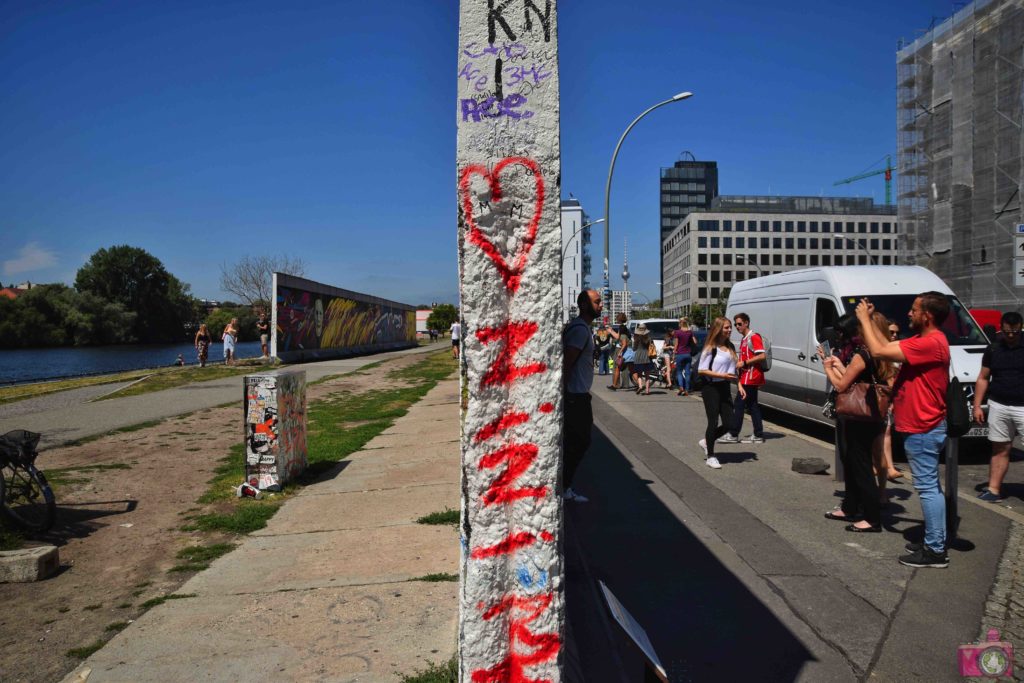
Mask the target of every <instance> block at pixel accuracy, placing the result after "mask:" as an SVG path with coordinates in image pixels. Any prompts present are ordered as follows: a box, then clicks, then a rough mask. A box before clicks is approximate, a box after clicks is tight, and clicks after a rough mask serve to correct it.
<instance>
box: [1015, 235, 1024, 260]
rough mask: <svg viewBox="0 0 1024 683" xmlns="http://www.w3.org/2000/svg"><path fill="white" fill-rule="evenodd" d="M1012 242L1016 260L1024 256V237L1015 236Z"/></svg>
mask: <svg viewBox="0 0 1024 683" xmlns="http://www.w3.org/2000/svg"><path fill="white" fill-rule="evenodd" d="M1013 241H1014V245H1013V253H1014V255H1016V256H1017V257H1018V258H1020V257H1022V256H1024V235H1015V236H1014V239H1013Z"/></svg>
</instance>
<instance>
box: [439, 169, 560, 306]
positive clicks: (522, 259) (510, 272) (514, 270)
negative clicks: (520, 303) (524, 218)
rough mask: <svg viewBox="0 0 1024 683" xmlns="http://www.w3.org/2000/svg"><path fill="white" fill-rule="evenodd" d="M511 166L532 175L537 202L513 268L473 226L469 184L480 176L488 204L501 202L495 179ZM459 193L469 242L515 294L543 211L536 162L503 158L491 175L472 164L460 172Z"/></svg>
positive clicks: (541, 183)
mask: <svg viewBox="0 0 1024 683" xmlns="http://www.w3.org/2000/svg"><path fill="white" fill-rule="evenodd" d="M512 164H519V165H520V166H525V167H526V168H528V169H530V171H532V172H533V181H534V185H535V187H536V193H537V198H536V200H535V202H534V209H533V217H532V218H530V222H529V224H528V225H527V226H526V234H525V235H524V236H523V238H522V240H520V242H519V251H517V252H516V255H515V258H514V259H513V260H512V265H509V263H508V261H506V260H505V257H504V256H503V255H502V254H501V252H499V251H498V248H497V247H495V246H494V243H493V242H491V240H490V239H488V238H487V235H485V234H484V233H483V231H481V230H480V227H479V226H478V225H477V224H476V218H475V217H474V216H473V198H472V196H471V195H470V191H469V183H470V181H471V180H472V178H473V175H474V174H478V175H481V176H483V177H484V180H486V181H487V184H488V185H490V187H491V201H492V202H500V201H501V181H500V180H499V179H498V176H499V175H501V172H502V171H503V170H504V169H505V167H506V166H510V165H512ZM459 193H460V194H461V195H462V210H463V212H464V213H465V214H466V221H467V222H468V223H469V241H470V242H472V243H473V244H475V245H476V246H478V247H480V249H481V250H482V251H483V252H484V253H485V254H487V256H488V257H489V258H490V259H491V261H493V262H494V266H495V267H496V268H497V269H498V274H499V275H501V279H502V280H503V281H504V282H505V287H506V288H507V289H508V290H509V292H510V293H512V294H515V293H516V290H518V289H519V284H520V281H521V279H522V277H523V270H524V269H525V268H526V261H527V258H528V256H529V254H530V249H532V248H533V243H534V242H535V241H536V240H537V226H538V225H539V224H540V216H541V212H542V211H543V207H544V178H543V176H541V172H540V166H539V165H538V164H537V162H535V161H533V160H532V159H527V158H526V157H506V158H504V159H502V160H501V161H499V162H498V163H497V164H496V165H495V166H494V170H493V171H488V170H487V167H486V166H484V165H482V164H473V165H471V166H467V167H466V168H465V169H463V171H462V175H461V176H460V177H459Z"/></svg>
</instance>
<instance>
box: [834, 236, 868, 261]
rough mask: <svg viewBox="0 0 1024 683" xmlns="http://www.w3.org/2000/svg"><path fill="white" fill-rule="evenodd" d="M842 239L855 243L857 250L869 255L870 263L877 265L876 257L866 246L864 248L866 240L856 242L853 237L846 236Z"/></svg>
mask: <svg viewBox="0 0 1024 683" xmlns="http://www.w3.org/2000/svg"><path fill="white" fill-rule="evenodd" d="M842 238H843V239H845V240H846V241H848V242H853V243H854V244H856V245H857V248H858V249H860V250H861V251H863V252H864V253H865V254H866V255H867V257H868V263H870V264H871V265H873V266H874V265H877V260H876V259H875V257H874V256H872V255H871V252H870V251H868V248H867V247H866V246H864V240H855V239H853V238H852V237H847V236H846V235H842Z"/></svg>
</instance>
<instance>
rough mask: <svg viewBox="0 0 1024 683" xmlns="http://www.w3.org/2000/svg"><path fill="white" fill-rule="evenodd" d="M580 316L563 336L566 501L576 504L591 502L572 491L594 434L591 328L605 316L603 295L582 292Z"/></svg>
mask: <svg viewBox="0 0 1024 683" xmlns="http://www.w3.org/2000/svg"><path fill="white" fill-rule="evenodd" d="M576 306H577V308H578V309H579V312H580V314H579V315H578V316H576V317H575V318H573V319H572V320H571V321H570V322H569V325H568V326H567V327H566V328H565V332H563V334H562V341H563V353H564V360H563V362H564V366H563V369H562V381H563V383H564V390H565V422H564V428H563V430H562V449H563V453H564V457H563V459H562V490H563V493H562V497H563V498H564V499H565V500H571V501H573V502H576V503H586V502H588V501H589V499H588V498H587V497H586V496H584V495H582V494H580V493H577V492H576V491H575V490H574V489H573V487H572V481H573V478H574V477H575V476H576V470H577V469H578V468H579V466H580V463H581V462H583V456H584V455H586V453H587V449H588V448H590V431H591V427H593V425H594V412H593V407H592V406H591V404H590V388H591V385H592V384H593V382H594V366H593V358H594V336H593V335H592V334H591V332H590V324H591V323H592V322H594V320H595V319H596V318H598V317H600V315H601V308H602V303H601V295H600V294H598V293H597V292H596V291H595V290H593V289H586V290H583V291H582V292H580V295H579V296H578V297H577V298H576Z"/></svg>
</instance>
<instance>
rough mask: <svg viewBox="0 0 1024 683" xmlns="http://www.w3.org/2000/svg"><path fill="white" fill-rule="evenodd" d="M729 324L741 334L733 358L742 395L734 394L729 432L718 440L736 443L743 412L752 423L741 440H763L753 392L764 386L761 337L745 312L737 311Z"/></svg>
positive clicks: (755, 394) (759, 415)
mask: <svg viewBox="0 0 1024 683" xmlns="http://www.w3.org/2000/svg"><path fill="white" fill-rule="evenodd" d="M733 325H734V326H735V327H736V331H737V332H739V333H740V334H742V335H743V339H742V340H740V352H739V358H738V359H737V361H736V371H737V372H738V373H739V383H740V384H742V385H743V389H744V390H746V392H747V395H746V398H739V397H737V399H736V401H735V402H734V403H733V406H734V408H733V420H732V424H733V431H731V432H729V433H728V434H726V435H724V436H723V437H722V438H720V439H719V440H718V443H739V442H740V429H741V428H742V427H743V411H744V409H746V410H748V411H749V412H750V421H751V422H752V423H753V425H754V433H753V434H751V435H750V436H748V437H745V438H744V439H743V443H764V425H763V423H762V422H761V404H759V403H758V402H757V392H758V390H759V389H760V388H761V387H762V386H764V369H763V368H762V364H763V363H764V361H765V351H764V339H762V338H761V335H759V334H758V333H757V332H753V331H751V329H750V316H749V315H747V314H746V313H737V314H736V315H735V316H733Z"/></svg>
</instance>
